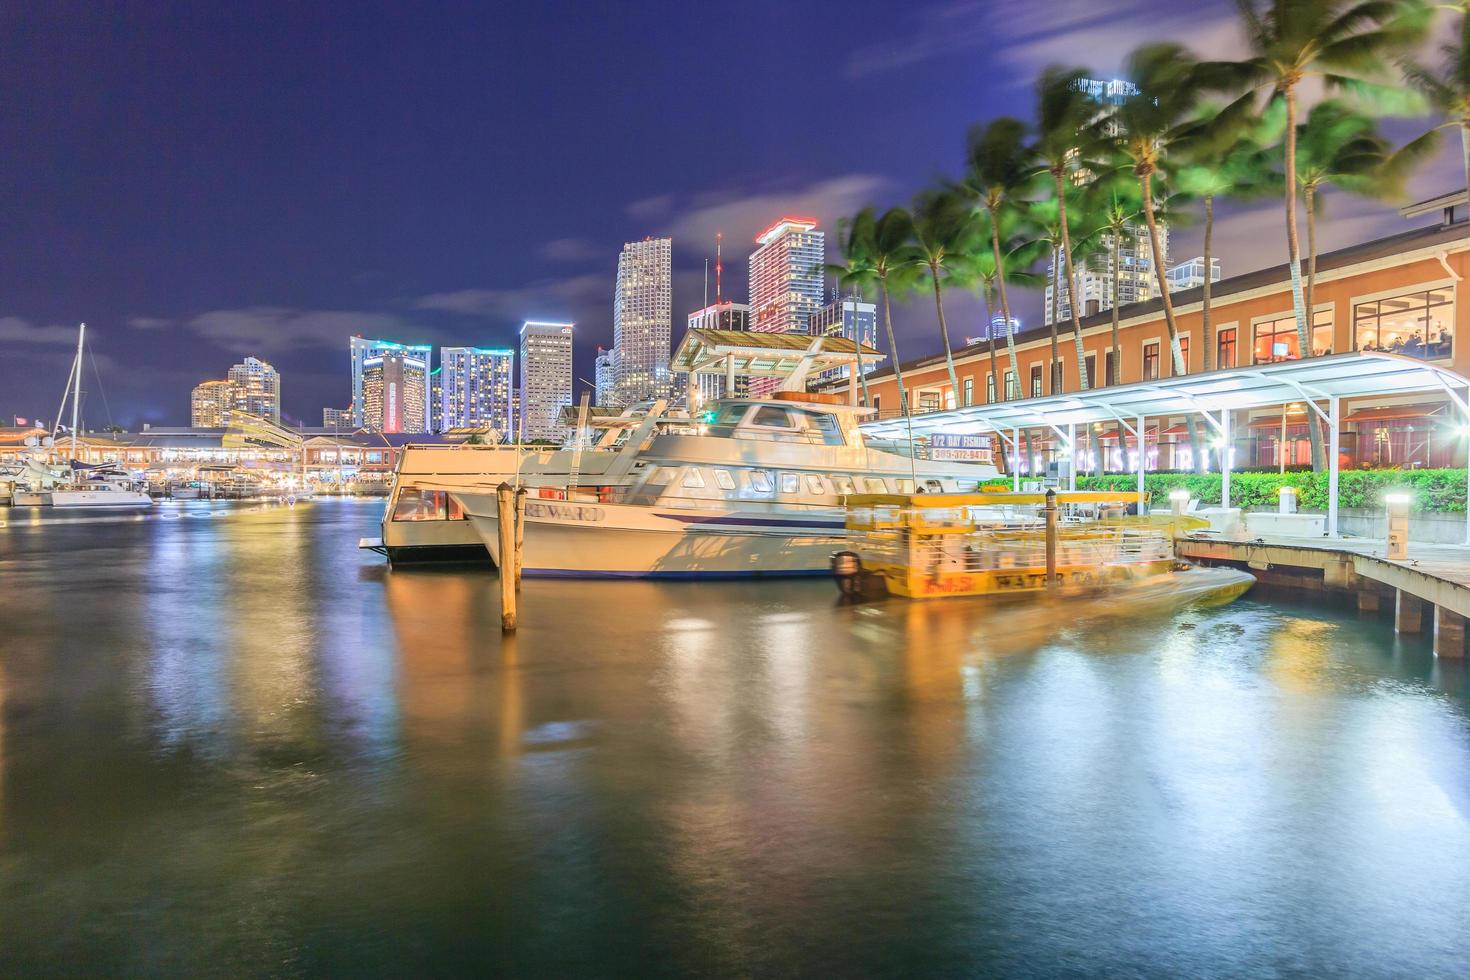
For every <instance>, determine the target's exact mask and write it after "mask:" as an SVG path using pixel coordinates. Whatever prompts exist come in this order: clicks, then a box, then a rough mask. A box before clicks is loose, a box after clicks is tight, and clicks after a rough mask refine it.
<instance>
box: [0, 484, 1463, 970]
mask: <svg viewBox="0 0 1470 980" xmlns="http://www.w3.org/2000/svg"><path fill="white" fill-rule="evenodd" d="M201 509H203V508H201ZM377 510H378V508H377V506H376V505H374V504H367V505H359V504H355V503H353V502H350V501H342V502H337V501H327V502H320V503H316V504H307V505H302V506H298V507H296V508H294V509H292V508H269V509H264V510H258V511H247V510H243V509H242V510H238V511H236V510H229V509H225V510H223V511H221V512H222V513H224V515H225V516H222V517H211V518H202V517H201V518H193V517H188V518H180V519H177V520H171V521H147V522H141V523H140V522H130V523H119V524H108V525H84V526H49V525H44V526H36V527H25V528H20V529H17V528H14V527H12V528H7V529H5V531H4V533H3V534H0V580H3V581H4V582H5V584H6V588H4V589H3V590H0V621H3V622H4V623H6V624H7V632H6V633H5V639H4V644H5V646H4V656H3V657H0V907H3V908H4V909H5V914H4V915H0V968H3V969H0V972H4V973H6V974H11V973H15V974H20V973H29V972H39V971H40V970H42V969H48V968H49V969H51V970H52V971H53V972H54V971H56V970H57V969H65V970H67V971H68V972H86V973H137V972H145V971H146V972H160V971H161V970H167V971H168V972H231V973H237V972H261V973H322V972H336V973H372V974H380V973H394V974H408V973H430V972H463V971H464V970H465V969H466V968H467V967H466V965H467V964H476V965H477V966H478V965H479V964H485V963H493V964H495V967H494V968H495V969H497V970H498V971H500V972H507V973H540V974H599V975H603V974H608V973H635V972H636V973H640V974H642V973H660V972H667V973H691V972H704V973H777V972H779V973H788V972H810V973H815V972H822V973H827V974H838V975H842V974H867V973H905V974H919V973H948V974H957V973H982V972H1005V973H1027V972H1036V971H1037V969H1038V964H1047V966H1045V967H1041V969H1043V970H1045V971H1046V972H1065V971H1067V970H1072V971H1075V972H1079V973H1098V972H1108V971H1109V970H1118V969H1128V970H1136V971H1138V972H1142V973H1148V974H1191V975H1195V974H1242V973H1327V972H1357V973H1368V974H1381V975H1387V974H1416V975H1433V974H1436V973H1449V972H1452V971H1453V970H1455V969H1458V968H1459V965H1460V964H1461V963H1462V961H1463V960H1462V957H1463V954H1464V952H1466V950H1465V948H1464V947H1465V940H1464V930H1463V929H1461V928H1460V927H1459V922H1458V917H1459V916H1460V915H1461V913H1460V902H1459V898H1460V897H1461V896H1463V895H1464V894H1470V789H1467V787H1470V710H1467V707H1470V706H1467V701H1466V696H1465V686H1464V674H1463V670H1462V669H1460V668H1459V667H1457V666H1455V665H1448V664H1444V663H1437V662H1436V661H1435V660H1434V659H1433V658H1432V656H1431V655H1430V654H1429V652H1428V647H1427V641H1425V640H1423V639H1422V638H1420V639H1417V640H1395V639H1394V638H1393V636H1392V631H1391V629H1390V628H1389V627H1388V626H1387V624H1386V623H1383V622H1379V621H1359V620H1356V619H1354V618H1352V617H1350V616H1348V617H1344V616H1339V615H1338V614H1336V613H1334V612H1330V611H1328V612H1324V611H1321V610H1313V609H1306V608H1301V607H1292V606H1288V605H1283V604H1281V603H1274V602H1264V601H1256V600H1246V601H1243V602H1241V603H1239V604H1237V605H1235V606H1232V607H1229V608H1227V609H1221V610H1186V611H1184V612H1182V613H1178V614H1177V615H1170V616H1168V617H1153V618H1150V617H1142V618H1135V619H1120V618H1118V617H1116V616H1114V615H1098V612H1099V611H1098V610H1096V609H1093V608H1090V607H1088V606H1087V605H1085V604H1076V603H1070V604H1061V605H1058V606H1055V607H1043V608H1040V609H1038V608H1034V607H1032V608H1026V609H1019V608H1004V607H994V606H987V605H984V604H981V603H975V602H970V601H967V600H958V601H954V602H934V603H909V602H893V603H885V604H878V605H869V606H840V605H838V604H837V603H836V602H835V591H834V590H833V589H832V588H831V586H830V585H829V584H828V583H823V582H808V583H764V584H762V583H757V584H752V585H739V586H727V585H720V586H713V585H711V586H705V585H667V586H665V585H655V584H649V583H622V582H615V583H576V582H544V581H528V582H527V583H526V586H525V588H524V590H523V592H522V608H521V618H522V623H523V626H522V629H521V630H520V632H519V634H517V635H516V636H513V637H503V636H502V635H501V633H500V629H499V609H498V605H497V600H496V582H495V579H494V577H493V574H492V573H490V572H488V571H463V570H459V571H452V572H444V571H433V570H411V569H394V570H391V571H389V570H384V569H382V568H381V566H379V565H377V564H376V559H374V558H371V557H364V556H362V555H360V554H358V553H357V552H356V550H355V548H354V545H355V542H356V539H357V537H358V536H360V535H361V534H364V533H371V528H372V523H373V521H374V520H375V518H376V514H377ZM183 512H184V513H189V512H190V511H189V510H188V509H184V510H183ZM161 905H166V906H167V907H168V908H169V909H170V910H171V911H170V914H169V915H168V916H160V917H139V916H137V915H135V914H133V911H132V910H136V909H138V908H156V907H160V906H161ZM77 922H87V923H88V928H87V929H86V930H85V931H82V930H79V929H78V928H77V926H76V923H77ZM1063 964H1065V966H1063ZM1124 964H1126V966H1124Z"/></svg>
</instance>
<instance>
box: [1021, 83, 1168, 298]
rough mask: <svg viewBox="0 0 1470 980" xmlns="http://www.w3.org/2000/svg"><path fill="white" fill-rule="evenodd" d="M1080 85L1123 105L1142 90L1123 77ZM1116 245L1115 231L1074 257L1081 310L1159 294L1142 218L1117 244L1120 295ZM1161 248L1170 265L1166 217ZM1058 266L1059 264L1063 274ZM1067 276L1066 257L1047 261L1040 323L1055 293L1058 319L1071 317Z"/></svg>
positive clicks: (1113, 130) (1161, 225) (1112, 130)
mask: <svg viewBox="0 0 1470 980" xmlns="http://www.w3.org/2000/svg"><path fill="white" fill-rule="evenodd" d="M1077 87H1078V89H1080V90H1081V91H1083V92H1085V93H1087V94H1088V95H1089V96H1091V97H1092V98H1093V99H1094V100H1096V101H1097V102H1100V103H1103V104H1105V105H1114V106H1116V105H1122V104H1123V103H1124V102H1126V101H1127V100H1128V99H1131V98H1133V97H1135V96H1137V95H1138V94H1139V92H1138V86H1136V85H1134V84H1133V83H1132V82H1129V81H1125V80H1123V79H1120V78H1114V79H1099V78H1084V79H1081V80H1079V81H1078V83H1077ZM1109 132H1110V133H1114V134H1115V133H1116V128H1115V127H1112V126H1111V124H1110V126H1109ZM1156 186H1157V184H1156ZM1113 244H1114V236H1113V235H1103V236H1101V237H1100V238H1099V239H1098V251H1097V252H1096V254H1095V255H1093V256H1092V257H1091V258H1088V259H1084V260H1074V262H1073V266H1074V270H1075V272H1076V275H1077V292H1078V295H1079V296H1081V298H1082V307H1081V309H1080V310H1079V312H1080V313H1081V315H1082V316H1088V315H1090V314H1093V313H1098V312H1100V311H1102V310H1111V309H1112V308H1113V307H1114V306H1115V305H1117V306H1127V305H1128V304H1129V303H1144V302H1147V301H1148V300H1151V299H1153V298H1154V297H1155V296H1157V295H1158V294H1159V289H1158V282H1157V280H1156V278H1155V275H1154V257H1153V248H1152V246H1151V245H1150V244H1149V238H1148V228H1147V227H1145V226H1144V225H1143V224H1142V223H1136V224H1134V225H1132V226H1131V227H1130V228H1129V232H1128V234H1126V235H1123V236H1122V240H1121V241H1119V242H1118V243H1117V244H1118V295H1117V296H1114V295H1113ZM1159 250H1160V251H1161V252H1162V253H1163V256H1164V267H1165V268H1168V263H1169V228H1168V226H1167V225H1165V224H1164V223H1162V222H1160V223H1159ZM1058 265H1060V266H1061V271H1060V276H1059V275H1058V269H1057V266H1058ZM1058 278H1060V279H1061V286H1060V290H1058V285H1057V280H1058ZM1066 279H1067V277H1066V263H1065V262H1048V263H1047V269H1046V303H1045V306H1044V307H1043V312H1042V322H1044V323H1046V324H1048V325H1049V324H1050V323H1051V322H1052V319H1053V295H1054V294H1055V305H1056V317H1055V319H1056V320H1057V321H1058V322H1064V321H1068V320H1071V319H1072V301H1071V297H1070V296H1069V295H1068V293H1069V290H1068V288H1067V282H1066Z"/></svg>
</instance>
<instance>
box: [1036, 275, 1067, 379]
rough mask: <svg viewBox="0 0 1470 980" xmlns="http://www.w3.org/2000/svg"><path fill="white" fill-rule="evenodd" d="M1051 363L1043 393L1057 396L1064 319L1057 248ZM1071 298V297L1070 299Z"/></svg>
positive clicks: (1052, 294)
mask: <svg viewBox="0 0 1470 980" xmlns="http://www.w3.org/2000/svg"><path fill="white" fill-rule="evenodd" d="M1051 268H1052V276H1051V316H1050V317H1049V318H1048V319H1050V320H1051V363H1050V364H1048V365H1047V366H1046V373H1047V379H1046V387H1044V388H1043V389H1042V392H1043V393H1044V394H1047V395H1055V394H1056V393H1057V392H1056V383H1055V381H1056V376H1057V321H1058V320H1060V319H1061V317H1062V280H1061V275H1060V274H1061V271H1062V260H1061V257H1060V256H1058V255H1057V250H1056V247H1055V246H1053V247H1052V250H1051ZM1069 298H1070V297H1069Z"/></svg>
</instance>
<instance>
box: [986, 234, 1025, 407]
mask: <svg viewBox="0 0 1470 980" xmlns="http://www.w3.org/2000/svg"><path fill="white" fill-rule="evenodd" d="M990 249H991V251H992V252H993V253H994V254H995V283H996V285H997V286H999V287H1000V315H1001V317H1002V319H1004V321H1005V323H1004V324H1003V328H1004V330H1005V332H1006V350H1007V351H1008V352H1009V353H1010V355H1011V377H1013V378H1015V379H1016V385H1017V387H1019V386H1020V384H1021V366H1020V363H1019V362H1018V361H1017V360H1016V337H1015V334H1013V333H1012V332H1011V301H1010V300H1009V299H1008V298H1007V297H1006V273H1005V266H1004V265H1002V264H1001V261H1002V260H1001V254H1000V213H999V209H998V208H991V209H990ZM1001 380H1002V381H1004V380H1005V379H1003V378H1002V379H1001ZM1004 391H1005V393H1004V394H1003V395H1002V396H1001V401H1010V398H1011V391H1010V388H1009V386H1007V387H1006V388H1005V389H1004Z"/></svg>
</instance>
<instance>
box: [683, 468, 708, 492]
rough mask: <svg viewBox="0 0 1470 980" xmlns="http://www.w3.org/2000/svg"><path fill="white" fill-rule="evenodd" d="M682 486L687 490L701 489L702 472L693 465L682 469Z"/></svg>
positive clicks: (702, 484)
mask: <svg viewBox="0 0 1470 980" xmlns="http://www.w3.org/2000/svg"><path fill="white" fill-rule="evenodd" d="M684 486H685V487H686V488H687V489H689V490H702V489H703V488H704V474H703V473H700V472H699V470H698V469H697V468H695V467H693V466H691V467H689V469H687V470H685V471H684Z"/></svg>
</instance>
